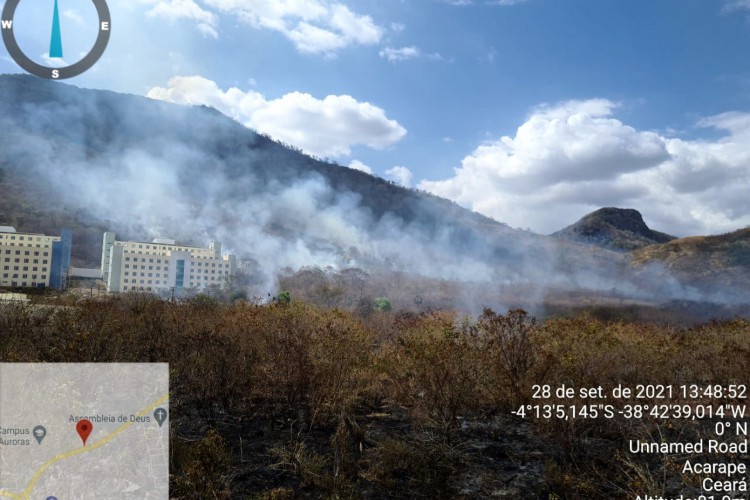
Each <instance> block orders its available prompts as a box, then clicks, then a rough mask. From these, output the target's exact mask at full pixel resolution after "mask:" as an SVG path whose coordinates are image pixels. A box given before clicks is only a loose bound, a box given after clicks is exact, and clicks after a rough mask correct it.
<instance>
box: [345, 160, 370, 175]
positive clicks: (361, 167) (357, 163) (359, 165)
mask: <svg viewBox="0 0 750 500" xmlns="http://www.w3.org/2000/svg"><path fill="white" fill-rule="evenodd" d="M349 168H352V169H354V170H359V171H360V172H364V173H366V174H370V175H372V169H371V168H370V167H368V166H367V165H365V164H364V163H362V162H361V161H359V160H352V162H351V163H349Z"/></svg>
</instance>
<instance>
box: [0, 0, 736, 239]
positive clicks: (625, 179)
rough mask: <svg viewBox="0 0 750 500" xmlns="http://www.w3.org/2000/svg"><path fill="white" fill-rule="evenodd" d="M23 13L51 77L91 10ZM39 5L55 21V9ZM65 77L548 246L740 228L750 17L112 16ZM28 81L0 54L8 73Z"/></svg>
mask: <svg viewBox="0 0 750 500" xmlns="http://www.w3.org/2000/svg"><path fill="white" fill-rule="evenodd" d="M53 3H54V2H53V0H49V1H47V0H43V1H40V0H35V1H34V2H32V1H31V0H22V1H21V2H20V3H19V5H18V8H17V10H16V15H15V19H14V23H15V26H14V31H15V33H16V37H17V38H18V40H19V45H20V46H21V48H22V50H23V51H24V52H25V53H26V54H27V55H29V57H31V58H32V59H34V60H36V61H38V62H40V63H43V64H47V65H50V66H52V65H58V66H59V65H62V66H64V65H67V64H72V63H73V62H75V61H77V60H79V59H80V58H81V57H82V55H83V54H85V53H86V52H87V51H88V48H90V47H91V45H93V40H94V39H95V37H96V29H95V28H96V12H95V10H94V7H93V4H92V2H91V0H58V5H59V9H60V22H61V33H62V39H63V47H64V55H63V60H62V61H60V60H55V59H50V58H49V57H48V55H49V54H48V51H49V40H50V28H49V27H50V26H51V23H52V11H53ZM47 4H48V5H47ZM108 5H109V8H110V11H111V17H112V31H111V39H110V43H109V46H108V47H107V50H106V52H105V53H104V55H103V57H102V58H101V60H100V61H99V62H98V63H97V64H96V65H95V66H94V67H93V68H92V69H90V70H89V71H88V72H86V73H84V74H83V75H81V76H78V77H75V78H72V79H70V80H67V83H71V84H74V85H77V86H80V87H87V88H97V89H109V90H114V91H117V92H127V93H132V94H137V95H142V96H148V97H150V98H153V99H161V100H166V101H172V102H176V103H189V104H207V105H210V106H213V107H215V108H217V109H218V110H220V111H221V112H223V113H224V114H226V115H228V116H230V117H232V118H233V119H235V120H237V121H239V122H241V123H243V124H245V125H246V126H248V127H250V128H252V129H254V130H257V131H259V132H263V133H266V134H269V135H270V136H272V137H274V138H276V139H278V140H280V141H283V142H285V143H288V144H291V145H294V146H296V147H298V148H301V149H302V150H304V151H305V152H307V153H309V154H312V155H314V156H316V157H319V158H325V159H329V160H331V161H334V162H336V163H338V164H340V165H342V166H343V167H344V168H357V169H360V170H364V171H366V172H369V173H372V174H373V175H377V176H380V177H383V178H386V179H389V180H392V181H393V182H396V183H398V184H401V185H404V186H407V187H411V188H415V189H420V190H424V191H428V192H431V193H434V194H436V195H439V196H442V197H445V198H448V199H451V200H453V201H455V202H457V203H459V204H460V205H462V206H464V207H466V208H469V209H471V210H474V211H477V212H480V213H482V214H484V215H487V216H490V217H492V218H494V219H496V220H498V221H501V222H505V223H507V224H509V225H510V226H512V227H518V228H523V229H530V230H532V231H535V232H538V233H543V234H548V233H551V232H553V231H556V230H558V229H561V228H563V227H565V226H567V225H569V224H571V223H573V222H575V221H576V220H577V219H579V218H580V217H582V216H583V215H585V214H587V213H589V212H591V211H593V210H596V209H597V208H600V207H604V206H615V207H622V208H635V209H637V210H639V211H640V212H641V213H642V214H643V216H644V219H645V220H646V222H647V224H649V225H650V226H651V227H652V228H654V229H656V230H660V231H663V232H667V233H670V234H673V235H676V236H688V235H696V234H719V233H725V232H729V231H733V230H736V229H740V228H743V227H746V226H748V225H750V195H748V194H749V193H750V0H648V1H647V0H628V1H618V0H359V1H356V2H355V1H352V0H331V1H329V0H127V1H124V0H109V1H108ZM20 71H21V70H20V68H19V67H18V66H17V65H16V64H15V63H14V62H13V61H12V59H10V57H9V56H8V54H7V51H5V49H4V48H2V47H0V73H18V72H20Z"/></svg>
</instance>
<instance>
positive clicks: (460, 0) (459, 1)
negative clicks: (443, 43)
mask: <svg viewBox="0 0 750 500" xmlns="http://www.w3.org/2000/svg"><path fill="white" fill-rule="evenodd" d="M528 1H529V0H486V1H484V2H479V3H483V4H484V5H503V6H507V5H517V4H519V3H524V2H528ZM739 1H743V0H739ZM744 1H746V0H744ZM442 2H443V3H447V4H450V5H457V6H459V7H463V6H465V5H474V4H475V3H477V2H475V1H474V0H442Z"/></svg>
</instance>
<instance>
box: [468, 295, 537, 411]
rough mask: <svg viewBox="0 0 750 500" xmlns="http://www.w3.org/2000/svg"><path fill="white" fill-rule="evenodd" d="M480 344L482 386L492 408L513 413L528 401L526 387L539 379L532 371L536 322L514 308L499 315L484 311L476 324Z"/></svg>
mask: <svg viewBox="0 0 750 500" xmlns="http://www.w3.org/2000/svg"><path fill="white" fill-rule="evenodd" d="M476 328H477V330H478V334H479V337H480V339H481V342H482V347H483V348H482V352H483V357H482V364H483V367H484V368H485V370H484V371H483V374H484V376H485V380H484V387H485V390H486V392H487V394H488V395H489V397H490V402H491V404H492V405H493V407H494V408H496V409H501V410H504V411H508V410H511V409H513V410H515V409H516V408H517V407H518V405H520V404H522V403H524V402H527V401H528V400H529V394H530V393H529V386H530V385H531V383H534V382H536V381H537V380H539V379H540V378H541V377H540V373H539V371H538V370H534V369H535V368H537V367H538V366H540V363H539V354H538V353H537V352H536V348H535V345H534V334H535V333H536V330H537V325H536V320H535V319H534V318H533V317H529V316H528V314H527V313H526V311H524V310H522V309H516V310H513V311H509V312H508V314H506V315H500V314H497V313H495V312H493V311H492V310H490V309H485V310H484V312H483V313H482V315H481V316H480V317H479V321H478V322H477V327H476Z"/></svg>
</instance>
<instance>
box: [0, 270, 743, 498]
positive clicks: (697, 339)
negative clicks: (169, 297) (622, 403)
mask: <svg viewBox="0 0 750 500" xmlns="http://www.w3.org/2000/svg"><path fill="white" fill-rule="evenodd" d="M352 279H354V278H352ZM0 361H3V362H8V361H10V362H39V361H48V362H63V361H65V362H75V361H96V362H130V361H139V362H150V361H167V362H169V363H170V379H171V381H170V384H171V400H170V409H171V411H172V422H171V432H172V438H171V471H172V478H171V492H172V495H173V496H174V497H176V498H206V499H215V498H267V499H286V498H300V497H303V498H476V497H485V496H493V495H494V496H496V497H498V498H544V499H549V498H559V499H574V498H575V499H580V498H634V495H636V494H645V493H652V494H655V493H659V492H679V491H687V490H685V487H684V486H683V485H682V482H681V479H682V478H681V477H680V474H679V473H678V472H676V471H675V469H674V464H673V463H671V462H670V461H669V460H656V459H654V460H650V459H649V460H644V458H643V457H633V456H632V455H630V454H629V453H628V452H627V447H626V444H625V443H626V440H627V439H632V438H635V437H636V436H647V435H656V434H657V433H661V434H662V435H664V436H665V439H673V438H675V436H677V435H678V434H680V433H682V435H698V433H700V432H703V430H702V428H701V426H700V425H699V423H693V424H692V425H687V424H684V423H683V422H669V423H665V422H664V421H655V420H651V419H642V420H637V421H635V420H631V421H627V420H624V419H618V418H615V419H612V420H601V419H599V420H575V421H567V422H566V421H558V420H542V421H538V422H531V421H529V420H523V419H520V418H517V417H514V416H511V415H510V412H511V411H512V410H514V409H516V408H517V407H518V406H519V405H521V404H525V403H530V402H532V399H531V394H532V389H531V387H532V385H533V384H550V385H551V386H553V387H554V386H558V385H560V384H566V385H568V386H573V387H589V386H590V387H597V386H603V387H604V388H605V390H607V391H608V390H611V388H613V387H615V386H616V385H617V384H624V385H630V386H634V385H635V384H638V383H659V384H681V383H701V384H709V383H712V382H715V383H730V382H733V383H747V382H748V380H747V366H750V323H749V322H748V321H745V320H740V319H737V320H732V321H726V322H714V323H710V324H705V325H702V326H694V327H690V328H681V329H678V328H676V327H668V326H659V325H657V324H654V323H637V322H624V321H610V322H605V321H602V320H598V319H595V318H593V317H592V316H590V315H587V314H579V315H577V316H574V317H568V318H559V319H549V320H547V321H545V322H538V321H536V320H535V319H534V318H532V317H530V316H529V315H528V314H526V313H525V312H524V311H522V310H513V311H510V312H508V313H507V314H498V313H496V312H493V311H491V310H485V311H484V313H483V314H481V315H480V316H479V317H478V318H467V317H462V316H458V315H456V314H453V313H450V312H423V313H419V314H417V313H394V312H387V311H367V314H363V315H358V314H357V313H356V312H348V311H342V310H338V309H330V308H323V307H319V306H315V305H310V304H308V303H304V302H301V301H299V300H292V302H291V303H279V304H274V305H251V304H247V303H236V304H234V305H226V304H221V303H219V302H217V301H216V300H214V299H211V298H209V297H206V296H199V297H196V298H194V299H191V300H189V301H185V302H182V303H170V302H165V301H161V300H158V299H155V298H152V297H149V296H144V295H123V296H120V297H117V298H110V299H105V300H87V301H82V302H78V303H77V304H75V305H71V306H64V307H42V306H39V305H34V304H2V305H0ZM567 403H568V404H583V403H584V401H581V400H575V399H574V400H569V401H567ZM667 424H668V425H667ZM691 433H692V434H691Z"/></svg>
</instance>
